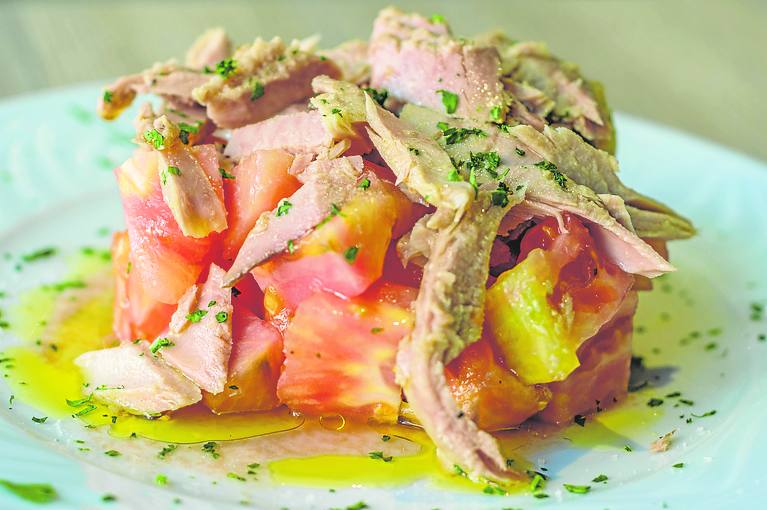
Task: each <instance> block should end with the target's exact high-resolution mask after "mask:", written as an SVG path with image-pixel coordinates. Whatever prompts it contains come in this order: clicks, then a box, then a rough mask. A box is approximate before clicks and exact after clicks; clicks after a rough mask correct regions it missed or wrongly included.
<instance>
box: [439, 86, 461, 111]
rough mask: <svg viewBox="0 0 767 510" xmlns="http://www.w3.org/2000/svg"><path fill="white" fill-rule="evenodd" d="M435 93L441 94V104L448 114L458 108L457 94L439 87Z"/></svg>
mask: <svg viewBox="0 0 767 510" xmlns="http://www.w3.org/2000/svg"><path fill="white" fill-rule="evenodd" d="M437 94H440V95H441V96H442V104H443V105H444V106H445V111H446V112H447V113H448V114H452V113H455V110H456V109H457V108H458V94H453V93H452V92H450V91H449V90H445V89H439V90H438V91H437Z"/></svg>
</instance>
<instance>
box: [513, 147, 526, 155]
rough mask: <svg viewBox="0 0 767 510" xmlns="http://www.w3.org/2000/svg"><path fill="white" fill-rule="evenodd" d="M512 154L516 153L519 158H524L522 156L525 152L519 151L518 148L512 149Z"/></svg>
mask: <svg viewBox="0 0 767 510" xmlns="http://www.w3.org/2000/svg"><path fill="white" fill-rule="evenodd" d="M514 152H516V153H517V156H519V157H522V156H524V155H525V151H523V150H522V149H520V148H519V147H516V148H515V149H514Z"/></svg>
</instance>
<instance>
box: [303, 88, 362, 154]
mask: <svg viewBox="0 0 767 510" xmlns="http://www.w3.org/2000/svg"><path fill="white" fill-rule="evenodd" d="M312 89H314V92H316V93H317V94H318V95H317V96H315V97H313V98H312V99H311V104H312V106H314V107H315V108H317V110H319V112H320V114H321V115H322V122H323V123H324V124H325V129H326V130H327V131H328V132H329V133H330V134H331V135H332V136H333V139H334V140H336V141H342V140H348V141H349V149H350V150H347V155H349V154H365V153H367V152H370V151H371V150H372V149H373V147H372V145H371V144H370V140H369V139H368V137H367V133H366V132H365V129H364V124H365V122H366V121H367V119H366V115H365V93H364V92H363V91H362V89H360V88H359V87H357V86H356V85H354V84H352V83H349V82H345V81H339V80H334V79H332V78H330V77H328V76H317V77H316V78H314V80H312Z"/></svg>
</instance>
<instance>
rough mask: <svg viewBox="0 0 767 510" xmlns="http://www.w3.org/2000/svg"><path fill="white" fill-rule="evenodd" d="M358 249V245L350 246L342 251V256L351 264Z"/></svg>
mask: <svg viewBox="0 0 767 510" xmlns="http://www.w3.org/2000/svg"><path fill="white" fill-rule="evenodd" d="M359 251H360V249H359V247H358V246H350V247H348V248H347V249H346V251H345V252H344V258H345V259H346V262H348V263H349V264H353V263H354V261H355V260H356V259H357V253H358V252H359Z"/></svg>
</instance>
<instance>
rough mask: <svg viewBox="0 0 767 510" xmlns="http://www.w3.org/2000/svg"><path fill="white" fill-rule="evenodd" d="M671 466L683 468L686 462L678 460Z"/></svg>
mask: <svg viewBox="0 0 767 510" xmlns="http://www.w3.org/2000/svg"><path fill="white" fill-rule="evenodd" d="M671 467H674V468H677V469H681V468H683V467H684V462H677V463H676V464H674V465H673V466H671Z"/></svg>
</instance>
